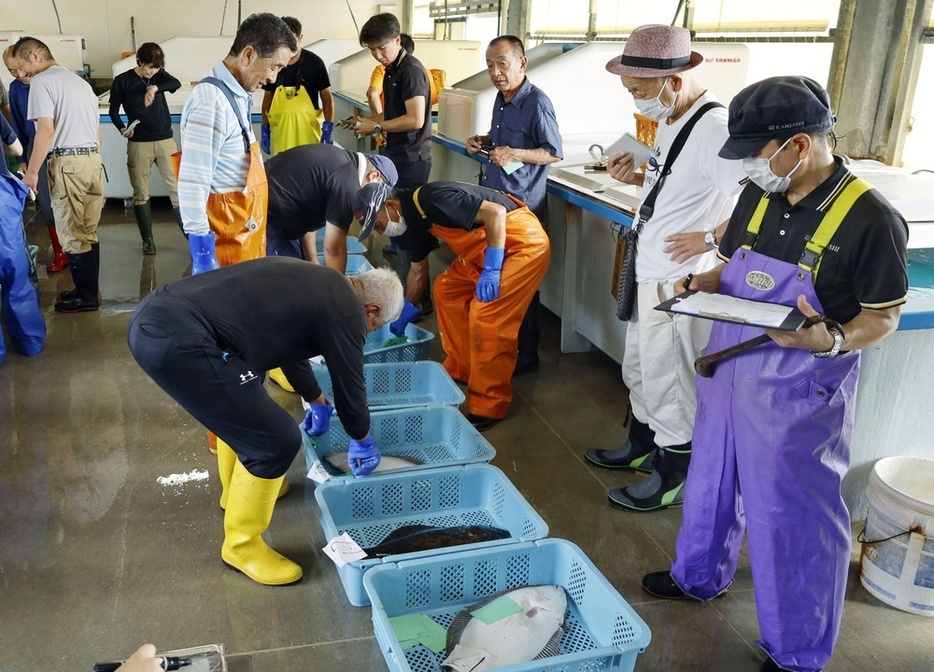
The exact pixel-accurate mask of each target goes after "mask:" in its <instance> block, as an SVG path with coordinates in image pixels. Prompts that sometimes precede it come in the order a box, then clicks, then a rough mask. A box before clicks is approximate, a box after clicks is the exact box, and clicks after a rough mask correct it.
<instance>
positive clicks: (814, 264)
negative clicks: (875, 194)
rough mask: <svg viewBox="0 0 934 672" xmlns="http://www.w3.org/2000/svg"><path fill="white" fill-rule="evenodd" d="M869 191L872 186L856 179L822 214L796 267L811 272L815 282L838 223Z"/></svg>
mask: <svg viewBox="0 0 934 672" xmlns="http://www.w3.org/2000/svg"><path fill="white" fill-rule="evenodd" d="M870 189H872V185H871V184H869V183H868V182H866V180H862V179H860V178H858V177H855V178H853V180H851V181H850V182H849V183H847V185H846V186H845V187H843V191H842V192H841V193H840V195H839V196H837V198H836V199H834V202H833V203H831V204H830V209H829V210H827V212H826V213H824V218H823V219H822V220H821V223H820V226H818V227H817V231H815V232H814V235H813V236H811V239H810V240H809V241H808V242H807V245H805V246H804V252H802V253H801V259H800V260H799V261H798V266H799V267H800V268H802V269H804V270H805V271H811V275H812V276H813V278H814V281H815V282H816V281H817V272H818V270H819V269H820V262H821V258H822V257H823V255H824V248H826V247H827V245H828V244H829V243H830V240H831V239H832V238H833V236H834V234H835V233H836V232H837V229H839V228H840V223H841V222H842V221H843V218H844V217H846V215H847V213H848V212H849V211H850V208H852V207H853V204H854V203H855V202H856V199H858V198H859V197H860V196H862V195H863V194H864V193H865V192H867V191H869V190H870Z"/></svg>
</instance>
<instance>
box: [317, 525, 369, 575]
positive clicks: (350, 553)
mask: <svg viewBox="0 0 934 672" xmlns="http://www.w3.org/2000/svg"><path fill="white" fill-rule="evenodd" d="M321 550H323V551H324V553H325V555H327V556H328V557H329V558H331V560H333V561H334V564H335V565H337V566H338V568H340V567H343V566H344V565H346V564H347V563H350V562H353V561H354V560H362V559H363V558H365V557H366V551H364V550H363V549H362V548H360V546H359V545H358V544H357V542H356V541H354V540H353V539H351V538H350V535H349V534H347V533H346V532H344V533H343V534H342V535H340V536H339V537H334V538H333V539H331V541H329V542H328V545H327V546H325V547H324V548H323V549H321Z"/></svg>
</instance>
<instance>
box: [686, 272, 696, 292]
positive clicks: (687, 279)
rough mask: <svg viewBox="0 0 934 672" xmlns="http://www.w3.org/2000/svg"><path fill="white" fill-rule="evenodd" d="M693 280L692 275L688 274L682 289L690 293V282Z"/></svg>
mask: <svg viewBox="0 0 934 672" xmlns="http://www.w3.org/2000/svg"><path fill="white" fill-rule="evenodd" d="M693 279H694V274H693V273H688V277H686V278H685V279H684V288H685V289H686V290H688V291H691V280H693Z"/></svg>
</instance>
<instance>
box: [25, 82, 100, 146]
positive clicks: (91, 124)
mask: <svg viewBox="0 0 934 672" xmlns="http://www.w3.org/2000/svg"><path fill="white" fill-rule="evenodd" d="M26 116H27V117H28V118H29V120H30V121H36V120H38V119H39V118H40V117H51V118H52V119H54V120H55V135H54V136H53V137H52V149H56V148H59V147H97V137H98V129H99V128H100V112H99V111H98V104H97V96H95V95H94V90H93V89H92V88H91V85H90V84H88V83H87V82H86V81H84V80H83V79H81V78H80V77H79V76H78V75H76V74H75V73H73V72H72V71H71V70H69V69H68V68H63V67H62V66H60V65H53V66H52V67H51V68H49V69H48V70H45V71H44V72H40V73H39V74H38V75H34V76H33V78H32V82H31V83H30V86H29V105H28V107H27V111H26Z"/></svg>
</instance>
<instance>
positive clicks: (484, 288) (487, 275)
mask: <svg viewBox="0 0 934 672" xmlns="http://www.w3.org/2000/svg"><path fill="white" fill-rule="evenodd" d="M505 256H506V250H505V249H503V248H502V247H488V248H486V251H485V252H484V253H483V271H481V273H480V279H479V280H478V281H477V301H481V302H483V303H489V302H490V301H492V300H494V299H498V298H499V275H500V271H502V270H503V258H504V257H505Z"/></svg>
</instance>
